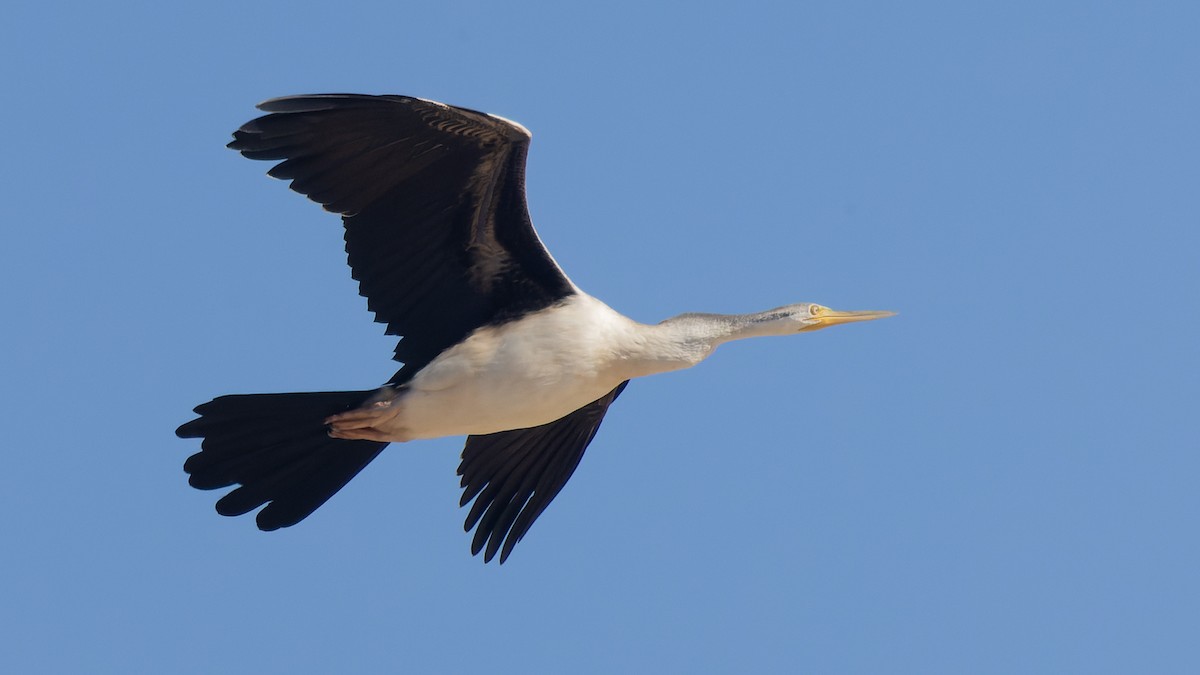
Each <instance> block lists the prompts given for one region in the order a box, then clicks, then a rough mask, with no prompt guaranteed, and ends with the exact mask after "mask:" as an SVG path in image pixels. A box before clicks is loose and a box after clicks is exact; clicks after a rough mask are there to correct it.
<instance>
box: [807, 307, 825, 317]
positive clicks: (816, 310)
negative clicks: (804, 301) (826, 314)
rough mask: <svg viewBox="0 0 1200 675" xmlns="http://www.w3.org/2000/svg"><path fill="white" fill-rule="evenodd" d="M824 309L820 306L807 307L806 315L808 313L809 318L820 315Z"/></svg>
mask: <svg viewBox="0 0 1200 675" xmlns="http://www.w3.org/2000/svg"><path fill="white" fill-rule="evenodd" d="M824 309H825V308H824V307H822V306H820V305H809V306H808V313H809V315H810V316H817V315H818V314H820V313H821V312H822V310H824Z"/></svg>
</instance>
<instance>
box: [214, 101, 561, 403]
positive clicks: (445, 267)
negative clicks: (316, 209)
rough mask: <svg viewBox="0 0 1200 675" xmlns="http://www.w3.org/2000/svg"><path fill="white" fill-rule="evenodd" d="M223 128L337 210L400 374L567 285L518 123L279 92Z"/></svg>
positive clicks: (550, 299)
mask: <svg viewBox="0 0 1200 675" xmlns="http://www.w3.org/2000/svg"><path fill="white" fill-rule="evenodd" d="M258 107H259V108H260V109H261V110H264V111H266V112H268V113H271V114H269V115H266V116H263V117H259V118H258V119H255V120H252V121H250V122H247V123H246V124H245V125H244V126H242V128H241V129H239V130H237V131H236V132H234V134H233V136H234V140H233V142H231V143H230V144H229V147H230V148H233V149H234V150H237V151H239V152H241V153H242V154H243V155H245V156H246V157H249V158H250V159H263V160H283V161H282V162H280V163H279V164H277V165H275V167H274V168H272V169H271V170H270V171H269V172H268V173H269V174H270V175H272V176H274V177H276V178H282V179H291V181H292V183H291V187H292V189H293V190H295V191H297V192H299V193H301V194H304V195H308V197H309V198H310V199H312V200H313V201H316V202H318V203H320V204H322V205H324V206H325V208H326V209H327V210H329V211H333V212H335V213H340V214H342V219H343V221H344V223H345V226H346V253H347V254H348V255H349V261H350V267H351V271H352V274H353V277H354V278H355V279H356V280H357V281H358V282H359V292H360V293H361V294H362V295H363V296H364V297H366V298H367V307H368V308H369V309H370V310H371V311H372V312H374V313H375V320H376V321H379V322H381V323H386V324H387V333H388V334H389V335H399V336H402V339H401V340H400V343H399V344H398V345H397V346H396V359H397V360H399V361H402V362H404V367H403V368H402V369H401V370H400V371H399V372H398V373H396V376H395V377H393V378H392V380H391V384H401V383H403V382H405V381H407V380H408V378H410V377H411V376H412V374H413V373H415V372H416V371H418V370H420V369H421V368H422V367H424V366H425V365H426V364H427V363H429V362H430V361H431V360H433V358H434V357H435V356H437V355H438V354H439V353H440V352H441V351H442V350H444V349H446V348H447V347H450V346H451V345H453V344H455V343H457V342H459V341H460V340H462V339H463V338H464V337H466V336H467V335H468V334H469V333H470V332H471V331H472V330H474V329H475V328H478V327H479V326H482V325H486V324H490V323H500V322H503V321H506V320H508V319H510V318H514V317H517V316H520V315H522V314H524V313H527V312H530V311H535V310H538V309H542V308H544V307H548V306H551V305H553V304H555V303H556V302H558V301H560V300H562V299H563V298H565V297H567V296H569V295H571V294H572V293H574V292H576V291H575V287H574V286H573V285H572V284H571V282H570V280H568V279H567V277H566V275H564V274H563V272H562V270H561V269H559V267H558V265H557V264H556V263H555V262H554V259H553V258H552V257H551V256H550V254H549V252H547V251H546V248H545V246H543V245H542V242H541V241H540V240H539V239H538V236H537V233H536V232H535V231H534V229H533V225H532V223H531V222H530V220H529V211H528V208H527V206H526V203H525V156H526V153H527V151H528V149H529V140H530V136H529V132H528V131H526V130H525V129H524V128H523V127H521V126H519V125H517V124H514V123H512V122H509V121H507V120H503V119H500V118H498V117H494V116H491V115H487V114H484V113H480V112H476V111H473V110H467V109H464V108H455V107H451V106H447V105H443V104H441V103H435V102H432V101H425V100H422V99H417V98H410V97H406V96H365V95H356V94H323V95H314V96H291V97H286V98H277V99H272V100H270V101H266V102H265V103H262V104H260V105H259V106H258Z"/></svg>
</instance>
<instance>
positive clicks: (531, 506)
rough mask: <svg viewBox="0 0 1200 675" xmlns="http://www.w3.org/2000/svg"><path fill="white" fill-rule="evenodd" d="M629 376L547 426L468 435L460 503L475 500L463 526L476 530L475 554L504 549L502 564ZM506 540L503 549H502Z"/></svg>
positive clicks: (567, 473)
mask: <svg viewBox="0 0 1200 675" xmlns="http://www.w3.org/2000/svg"><path fill="white" fill-rule="evenodd" d="M627 384H629V381H628V380H626V381H625V382H622V383H621V384H619V385H617V388H616V389H613V390H612V391H610V392H609V393H607V394H605V395H604V396H602V397H600V398H599V399H597V400H596V401H593V402H592V403H589V404H587V405H585V406H584V407H582V408H580V409H579V410H576V411H575V412H573V413H571V414H569V415H567V416H566V417H563V418H561V419H559V420H556V421H554V422H550V423H549V424H543V425H542V426H540V427H533V428H530V429H515V430H513V431H501V432H499V433H495V434H487V435H484V436H469V437H467V445H466V447H465V448H463V454H462V463H461V464H459V466H458V474H459V475H460V476H462V487H463V496H462V501H461V502H460V504H461V505H463V506H465V505H466V504H467V503H468V502H470V501H471V500H472V499H474V500H475V503H474V504H473V505H472V506H471V512H470V513H469V514H468V515H467V520H466V523H465V524H464V529H466V530H468V531H470V529H471V528H472V527H474V528H475V537H474V539H473V540H472V541H471V553H472V554H477V553H479V551H480V550H483V548H484V546H485V544H486V546H487V550H486V551H484V554H483V559H484V562H487V561H489V560H491V559H492V556H494V555H496V551H500V562H501V563H503V562H504V561H505V560H506V559H507V558H508V555H509V553H511V552H512V548H513V546H515V545H516V543H517V542H518V541H521V537H523V536H525V533H526V532H528V531H529V528H530V526H531V525H533V521H535V520H537V517H538V516H539V515H541V513H542V511H544V510H545V509H546V506H548V505H549V504H550V501H551V500H553V499H554V497H555V496H557V495H558V493H559V491H560V490H562V487H563V485H565V484H566V482H567V479H569V478H570V477H571V474H572V473H574V472H575V467H576V466H579V460H580V459H582V458H583V451H584V450H586V449H587V446H588V444H589V443H591V442H592V438H593V437H595V435H596V431H597V430H598V429H599V428H600V423H601V422H602V421H603V420H604V413H606V412H608V407H609V406H610V405H612V402H613V401H615V400H617V397H618V396H620V395H621V392H622V391H623V390H624V389H625V386H626V385H627ZM501 542H503V548H501Z"/></svg>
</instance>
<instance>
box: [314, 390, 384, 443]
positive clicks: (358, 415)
mask: <svg viewBox="0 0 1200 675" xmlns="http://www.w3.org/2000/svg"><path fill="white" fill-rule="evenodd" d="M398 401H399V396H398V395H397V392H396V390H395V389H392V388H390V387H385V388H384V389H381V390H380V391H379V393H378V394H376V395H375V396H373V397H372V398H371V399H370V400H368V401H367V403H366V404H364V405H363V406H362V407H359V408H355V409H354V410H348V411H346V412H344V413H339V414H337V415H330V416H329V417H326V418H325V424H328V425H329V435H330V436H331V437H333V438H344V439H347V440H367V441H384V442H386V441H391V440H395V439H394V438H393V436H394V434H387V433H385V432H383V431H381V430H380V428H381V427H384V426H385V425H386V424H387V423H388V422H390V421H391V420H392V419H393V418H394V417H396V415H399V414H400V406H399V405H398Z"/></svg>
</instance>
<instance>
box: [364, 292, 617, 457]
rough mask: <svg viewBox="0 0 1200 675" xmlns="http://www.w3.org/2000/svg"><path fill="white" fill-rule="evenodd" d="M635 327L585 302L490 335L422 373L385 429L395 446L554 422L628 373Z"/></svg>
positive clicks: (580, 299)
mask: <svg viewBox="0 0 1200 675" xmlns="http://www.w3.org/2000/svg"><path fill="white" fill-rule="evenodd" d="M633 325H634V323H633V322H632V321H630V320H629V319H627V318H625V317H623V316H621V315H620V314H617V313H616V312H614V311H613V310H612V309H610V308H609V307H608V306H607V305H605V304H604V303H602V302H600V301H599V300H596V299H595V298H592V297H590V296H587V295H583V294H580V295H578V296H573V297H572V298H571V299H570V300H568V301H567V303H566V304H565V305H561V306H558V307H555V308H553V309H550V310H544V311H542V312H539V313H535V314H531V315H529V316H527V317H524V318H522V319H519V320H517V321H513V322H510V323H507V324H504V325H502V326H499V327H496V328H485V329H481V330H480V331H477V332H476V333H474V334H472V335H471V336H470V337H469V338H467V339H466V340H464V341H463V342H462V343H460V344H458V345H456V346H454V347H453V348H451V349H448V350H446V351H445V352H444V353H442V354H440V355H439V356H438V357H437V358H436V359H434V360H433V361H432V362H431V363H430V364H429V365H428V366H426V367H425V368H423V369H421V371H420V372H418V373H417V374H416V376H414V377H413V379H412V380H411V381H410V382H409V383H408V387H407V391H406V392H405V393H404V394H403V396H402V398H401V399H400V400H399V401H397V404H398V407H399V411H398V414H397V415H396V416H395V417H394V418H392V419H391V420H390V421H389V422H388V423H386V424H385V425H381V427H380V430H381V431H384V432H386V433H388V434H389V435H390V436H393V437H394V438H395V439H396V440H412V439H418V438H436V437H439V436H452V435H460V434H489V433H494V432H497V431H506V430H509V429H524V428H527V427H534V426H538V425H541V424H545V423H547V422H552V421H554V420H556V419H558V418H560V417H563V416H564V415H567V414H568V413H571V412H573V411H575V410H578V409H579V408H581V407H583V406H584V405H587V404H588V403H591V402H592V401H595V400H596V399H598V398H600V397H601V396H603V395H604V394H607V393H608V392H609V391H610V390H612V389H613V387H616V386H617V385H618V384H620V383H621V381H622V380H624V379H627V377H628V374H626V373H625V372H624V370H625V369H624V368H622V367H621V366H622V363H621V358H620V356H619V351H620V350H619V349H618V348H616V347H615V346H616V345H621V344H622V343H623V341H624V338H625V336H627V335H628V334H629V333H630V330H631V327H632V326H633Z"/></svg>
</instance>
